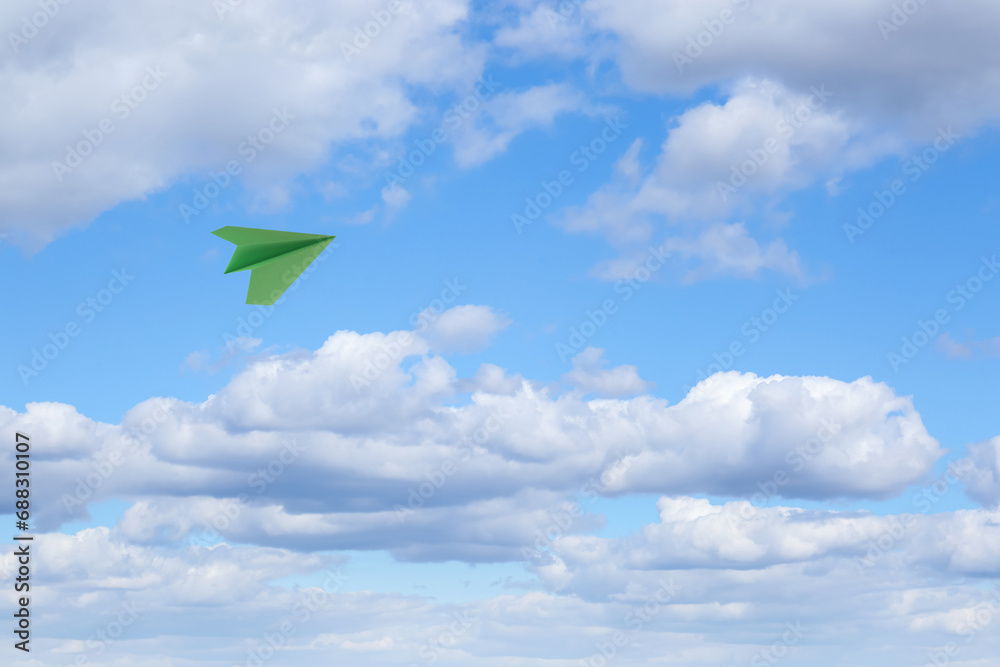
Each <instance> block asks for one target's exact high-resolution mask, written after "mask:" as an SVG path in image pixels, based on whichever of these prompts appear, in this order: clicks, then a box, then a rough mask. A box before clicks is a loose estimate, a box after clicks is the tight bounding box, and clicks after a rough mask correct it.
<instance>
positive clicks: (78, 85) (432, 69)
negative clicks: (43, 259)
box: [0, 0, 485, 249]
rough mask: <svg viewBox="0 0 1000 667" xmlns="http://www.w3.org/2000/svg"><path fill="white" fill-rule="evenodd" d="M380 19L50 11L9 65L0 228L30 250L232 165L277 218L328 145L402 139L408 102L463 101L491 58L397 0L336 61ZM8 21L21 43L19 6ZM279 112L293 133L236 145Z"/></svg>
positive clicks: (275, 7)
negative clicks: (368, 36) (106, 124)
mask: <svg viewBox="0 0 1000 667" xmlns="http://www.w3.org/2000/svg"><path fill="white" fill-rule="evenodd" d="M383 5H384V3H382V2H374V1H371V2H362V1H354V2H347V3H337V4H335V5H330V4H322V3H319V4H317V3H315V2H308V1H305V0H296V1H295V2H292V3H287V2H277V0H264V1H263V2H255V3H253V4H252V5H249V4H244V5H242V6H240V7H238V8H236V9H235V10H234V11H232V12H231V13H229V14H227V15H226V16H225V18H224V20H220V18H219V16H217V15H216V11H215V10H214V9H213V4H212V3H200V4H190V3H181V4H179V5H178V4H176V3H173V4H168V3H164V2H153V3H143V4H141V5H139V4H134V3H121V2H112V3H104V4H102V5H101V6H100V7H97V8H90V9H87V8H86V7H83V6H77V5H76V4H73V3H71V4H68V5H62V6H60V11H59V14H58V15H57V16H56V17H55V18H53V19H52V21H51V23H50V25H49V26H47V27H46V28H44V29H43V30H40V31H39V34H38V36H37V37H35V38H34V39H33V40H31V41H30V42H29V43H28V44H27V45H24V46H22V48H21V49H20V50H19V51H18V53H16V54H15V53H12V52H11V51H10V50H7V51H5V55H4V56H3V59H4V62H5V64H6V66H5V67H4V68H2V70H0V71H2V74H0V85H2V87H3V89H4V90H5V91H7V93H8V94H7V95H5V97H4V100H5V101H4V103H3V110H4V112H5V116H6V117H8V118H10V119H12V120H11V122H8V123H5V124H4V126H3V128H2V129H0V143H3V144H4V145H5V146H6V147H7V149H5V151H4V154H3V157H2V158H0V193H2V194H0V209H2V210H3V211H4V213H3V216H2V217H0V228H2V229H3V230H4V231H7V232H10V234H11V238H12V240H16V241H17V242H18V243H21V244H23V245H25V246H28V247H31V248H36V249H37V248H39V247H41V246H42V245H44V244H45V243H47V242H48V241H50V240H51V239H52V238H54V237H55V236H57V235H59V234H60V233H61V232H62V231H64V230H66V229H67V228H69V227H72V226H80V225H84V224H86V223H87V222H88V221H90V220H91V219H92V218H94V217H95V216H96V215H98V214H99V213H101V212H102V211H106V210H109V209H111V208H113V207H114V206H115V205H117V204H118V203H120V202H122V201H127V200H134V199H140V198H143V197H145V196H147V195H149V194H152V193H154V192H156V191H159V190H162V189H163V188H165V187H168V186H170V185H172V184H174V183H176V182H177V181H178V180H180V179H183V178H187V177H190V179H191V184H192V187H195V186H198V187H200V186H202V185H204V183H205V182H209V181H208V173H207V172H208V171H212V172H220V171H222V170H224V169H225V166H226V163H227V161H230V160H234V161H236V162H238V163H239V165H240V167H241V169H242V171H241V173H240V175H239V178H240V179H241V180H242V182H243V184H244V185H245V186H246V187H247V188H248V189H249V191H250V192H251V195H252V198H253V200H252V202H251V204H253V205H255V206H257V207H265V208H266V207H269V206H275V205H281V204H282V203H283V202H284V201H285V200H286V199H287V196H288V194H287V186H288V184H289V183H290V182H291V180H292V179H294V178H295V177H296V176H297V175H299V174H300V173H303V172H307V171H310V170H313V169H315V168H317V167H318V166H320V165H321V164H322V163H323V162H324V160H326V159H327V156H328V151H329V147H330V145H331V144H333V143H335V142H347V141H353V140H358V139H391V138H394V137H398V136H400V135H401V133H403V132H404V131H405V130H406V129H407V128H408V127H409V126H410V125H411V124H413V123H414V122H415V121H416V120H417V119H418V113H419V112H418V109H417V108H416V106H415V105H414V104H413V103H412V102H411V101H410V99H409V98H408V89H409V88H411V87H431V88H434V89H442V88H444V89H453V90H465V89H467V88H468V87H469V86H470V85H471V84H472V82H473V81H474V80H475V79H476V78H477V77H478V76H479V75H480V74H481V72H482V68H483V62H484V58H485V54H484V51H483V49H482V46H481V45H476V44H475V43H468V44H467V43H464V42H463V38H462V37H461V36H460V34H459V24H460V23H461V22H462V21H464V20H465V19H466V18H467V13H468V8H467V4H466V2H464V0H434V1H433V2H422V3H413V2H409V1H405V2H402V6H403V9H404V11H402V12H401V13H399V14H398V15H395V16H393V18H392V20H391V22H390V23H389V24H388V25H387V26H386V27H385V28H383V29H382V31H381V32H380V34H379V35H378V36H377V37H376V38H374V39H372V40H371V43H370V44H368V45H367V46H366V47H365V48H364V49H363V50H362V51H361V52H360V53H358V54H354V55H352V56H351V57H350V59H348V57H345V55H344V53H342V49H341V46H340V45H341V43H342V42H343V43H351V41H352V40H353V39H354V33H353V29H354V28H355V27H359V26H364V24H365V23H366V22H368V21H371V20H372V16H371V12H372V11H379V10H384V7H383ZM33 9H35V10H37V7H34V8H33ZM25 11H27V10H25ZM8 16H9V22H10V27H11V29H15V25H16V26H17V28H16V29H18V30H19V29H20V28H19V25H20V24H19V19H20V15H19V14H16V13H15V11H14V8H13V7H12V8H11V11H10V12H9V13H8ZM4 33H5V34H6V33H7V30H5V31H4ZM147 67H151V68H154V69H155V68H160V70H162V72H164V73H165V78H162V80H161V81H160V82H159V83H158V84H156V86H155V88H148V89H147V90H146V91H145V92H143V91H140V92H139V93H138V94H137V95H138V96H144V99H143V100H142V101H141V102H139V103H137V104H135V109H134V110H130V109H128V108H127V107H123V106H121V105H120V104H119V105H114V106H113V102H114V100H116V99H117V98H120V96H121V95H123V94H128V93H129V92H130V91H132V90H133V88H134V87H135V86H137V85H141V83H142V81H143V78H144V77H145V79H146V83H147V84H150V85H152V84H153V83H154V80H153V79H152V78H151V77H150V76H149V75H148V74H147V70H146V68H147ZM344 100H351V103H350V104H345V103H344ZM276 108H277V109H279V110H282V109H285V110H287V112H282V114H283V115H287V116H289V119H288V122H287V126H285V127H283V128H282V129H281V131H280V132H278V133H273V136H274V138H273V140H271V141H270V143H267V144H266V145H265V146H264V147H263V148H262V149H261V150H257V149H252V150H251V147H250V146H249V145H246V144H244V143H243V142H246V141H247V137H248V135H250V134H257V133H258V132H264V133H265V134H266V133H268V132H271V130H270V129H268V126H269V124H270V123H271V119H272V117H273V114H274V111H273V110H274V109H276ZM121 109H124V111H122V110H121ZM125 111H128V116H127V117H124V113H125ZM103 118H108V119H109V120H110V122H112V123H113V124H114V131H113V132H112V133H110V134H107V135H106V136H104V137H103V138H101V139H100V142H99V145H98V146H96V148H95V149H94V150H93V151H92V154H90V155H89V156H87V157H86V158H84V160H83V162H82V164H80V166H79V167H77V168H76V169H75V170H73V171H72V173H68V174H64V175H63V178H62V181H60V180H58V179H57V177H56V176H55V175H54V173H53V167H52V163H53V161H57V160H58V161H63V160H65V156H66V152H67V149H66V147H67V146H68V145H73V146H75V145H76V144H77V143H79V142H81V141H84V140H85V134H84V133H86V132H89V133H91V135H92V136H94V137H95V141H94V143H98V142H97V140H96V138H97V137H98V135H97V134H95V132H96V131H97V130H96V128H98V127H99V124H100V122H101V120H102V119H103ZM281 124H282V122H278V123H276V124H275V125H274V127H278V126H280V125H281ZM266 138H267V137H265V139H266ZM241 146H242V149H241ZM241 150H242V152H241ZM251 152H252V153H253V155H254V159H253V161H250V159H249V156H250V154H251ZM193 196H194V195H193V191H192V195H191V197H193ZM188 199H190V197H189V198H188ZM188 203H189V204H190V201H188ZM179 219H180V218H179Z"/></svg>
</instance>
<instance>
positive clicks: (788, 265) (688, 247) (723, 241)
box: [661, 223, 804, 283]
mask: <svg viewBox="0 0 1000 667" xmlns="http://www.w3.org/2000/svg"><path fill="white" fill-rule="evenodd" d="M661 247H662V248H663V249H664V250H665V251H666V252H667V253H677V254H679V255H680V256H681V257H683V258H684V259H695V260H697V261H698V262H699V265H698V266H697V268H694V269H692V270H691V271H688V272H687V273H686V274H685V275H684V278H683V282H685V283H693V282H695V281H698V280H703V279H705V278H710V277H714V276H734V277H737V278H757V277H758V276H759V275H760V272H761V270H762V269H769V270H772V271H778V272H781V273H784V274H786V275H790V276H795V277H796V278H799V279H802V278H803V277H804V276H803V273H802V267H801V265H800V263H799V256H798V253H796V252H794V251H790V250H789V249H788V246H786V245H785V242H784V241H782V240H780V239H778V240H776V241H771V242H770V243H769V244H767V246H766V247H764V248H761V247H760V245H759V244H758V243H757V241H755V240H754V239H752V238H750V235H749V234H748V233H747V230H746V227H745V226H744V225H743V224H742V223H739V224H735V225H723V224H717V225H712V226H711V227H709V228H708V229H706V230H705V231H703V232H702V233H701V234H700V235H699V236H698V238H696V239H692V240H687V239H679V238H677V239H667V240H666V241H665V242H664V243H663V245H662V246H661Z"/></svg>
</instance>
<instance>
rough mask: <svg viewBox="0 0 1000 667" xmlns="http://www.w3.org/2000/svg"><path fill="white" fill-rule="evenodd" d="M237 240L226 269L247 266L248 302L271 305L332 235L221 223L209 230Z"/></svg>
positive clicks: (234, 269)
mask: <svg viewBox="0 0 1000 667" xmlns="http://www.w3.org/2000/svg"><path fill="white" fill-rule="evenodd" d="M212 233H213V234H215V235H216V236H218V237H220V238H223V239H225V240H227V241H229V242H230V243H235V244H236V250H235V251H234V252H233V258H232V259H231V260H229V266H227V267H226V271H225V272H226V273H233V272H234V271H246V270H247V269H250V289H249V290H247V303H249V304H254V305H261V306H270V305H273V304H274V302H275V301H277V300H278V298H279V297H280V296H281V295H282V294H284V293H285V290H287V289H288V288H289V287H291V285H292V283H294V282H295V279H296V278H298V277H299V276H300V275H302V272H303V271H305V270H306V269H307V268H308V267H309V265H310V264H312V263H313V260H315V259H316V258H317V257H319V254H320V253H321V252H323V250H324V249H325V248H326V246H328V245H330V241H332V240H333V239H334V238H335V237H333V236H322V235H320V234H298V233H296V232H276V231H273V230H270V229H252V228H250V227H223V228H222V229H216V230H215V231H214V232H212Z"/></svg>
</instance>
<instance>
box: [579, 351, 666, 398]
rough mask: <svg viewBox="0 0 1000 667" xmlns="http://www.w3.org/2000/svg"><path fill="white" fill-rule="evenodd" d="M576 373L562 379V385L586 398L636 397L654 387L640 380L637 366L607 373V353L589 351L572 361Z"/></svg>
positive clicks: (617, 367)
mask: <svg viewBox="0 0 1000 667" xmlns="http://www.w3.org/2000/svg"><path fill="white" fill-rule="evenodd" d="M572 363H573V370H571V371H570V372H569V373H566V374H565V375H563V381H564V382H567V383H568V384H571V385H573V387H575V388H576V389H578V390H580V391H582V392H583V393H585V394H590V393H594V394H598V395H600V396H614V397H618V396H633V395H635V394H641V393H642V392H644V391H646V390H648V389H651V388H653V387H654V386H655V384H654V383H652V382H646V381H645V380H643V379H642V378H640V377H639V373H638V371H637V370H636V367H635V366H616V367H615V368H611V369H606V368H603V366H604V365H605V364H606V361H605V359H604V350H602V349H600V348H596V347H588V348H587V349H585V350H584V351H583V352H581V353H580V354H578V355H576V356H575V357H573V360H572Z"/></svg>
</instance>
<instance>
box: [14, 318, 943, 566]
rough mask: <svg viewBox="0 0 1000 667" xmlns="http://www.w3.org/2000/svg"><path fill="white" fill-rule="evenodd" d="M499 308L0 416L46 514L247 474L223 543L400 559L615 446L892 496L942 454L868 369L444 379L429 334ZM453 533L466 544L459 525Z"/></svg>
mask: <svg viewBox="0 0 1000 667" xmlns="http://www.w3.org/2000/svg"><path fill="white" fill-rule="evenodd" d="M498 317H499V316H497V315H496V314H495V313H494V312H493V311H491V310H489V309H483V308H482V307H467V306H462V307H457V308H454V309H452V310H449V311H446V312H445V313H443V314H442V315H441V316H440V317H439V318H438V319H437V320H436V321H435V322H434V324H433V325H432V328H433V331H430V330H429V331H426V332H424V333H417V332H405V331H396V332H390V333H387V334H382V333H372V334H366V335H361V334H357V333H354V332H350V331H341V332H337V333H336V334H334V335H333V336H331V337H330V338H329V339H328V340H327V341H326V342H325V343H324V344H323V345H322V346H321V347H320V348H319V349H318V350H315V351H294V352H288V353H285V354H271V355H262V356H259V357H257V358H254V359H251V360H250V361H249V363H248V364H247V366H246V368H245V369H243V370H242V371H240V372H239V373H237V374H236V375H235V377H233V378H232V380H231V381H230V382H229V383H228V384H227V385H226V386H225V387H223V388H221V389H220V390H219V391H218V392H216V393H214V394H213V395H211V396H210V397H208V398H207V399H206V400H205V401H204V402H202V403H197V404H191V403H186V402H183V401H179V400H177V399H172V398H153V399H149V400H146V401H144V402H142V403H140V404H138V405H136V406H135V407H134V408H132V409H131V410H129V411H128V412H127V413H126V414H125V416H124V418H123V421H122V423H121V424H120V425H110V424H101V423H97V422H94V421H92V420H90V419H87V418H86V417H84V416H82V415H80V414H79V413H77V412H76V411H75V410H74V409H73V408H72V407H70V406H66V405H61V404H56V403H45V404H41V403H32V404H29V405H28V406H27V409H26V412H25V413H23V414H19V413H15V412H14V411H11V410H4V411H3V412H2V413H0V425H3V426H4V428H7V429H8V430H12V429H19V430H21V431H24V432H28V433H31V434H33V436H34V437H38V438H39V440H40V441H44V442H46V443H48V444H47V447H48V448H49V451H51V452H63V453H64V455H71V457H72V458H63V459H60V460H59V461H54V462H52V463H48V464H46V463H44V462H43V463H41V464H40V465H42V466H44V467H46V468H47V469H46V470H44V473H45V474H44V475H42V474H40V475H39V481H38V483H37V484H38V487H39V488H38V497H39V499H40V500H39V501H38V507H37V508H36V511H35V513H34V516H35V517H36V519H37V521H38V522H39V525H41V526H43V527H52V526H55V525H59V524H61V523H63V522H65V521H68V520H75V519H80V518H86V507H87V506H88V505H89V504H91V503H93V502H97V501H99V500H104V499H109V498H132V499H134V500H139V501H143V502H142V503H140V504H139V505H137V506H136V507H135V508H133V510H130V512H131V513H132V514H130V515H129V516H133V515H135V514H136V513H140V514H141V517H142V518H141V521H138V523H136V524H135V525H136V526H138V528H136V529H134V530H131V534H132V535H133V537H135V538H136V539H140V538H141V539H143V540H158V539H165V538H163V537H162V536H163V535H171V536H178V535H183V534H185V532H186V531H189V530H191V527H192V526H193V525H196V523H197V522H195V521H194V520H193V518H191V519H184V517H185V516H186V517H197V516H202V517H204V516H206V515H207V514H208V513H211V512H213V511H215V509H213V508H214V507H216V505H213V504H212V503H216V504H217V503H218V502H221V501H220V499H226V498H235V497H237V496H238V495H239V494H240V493H247V494H248V495H250V498H251V499H252V501H253V502H251V503H250V505H249V506H248V507H247V508H246V510H245V511H244V512H243V513H242V514H241V515H240V518H239V521H237V522H235V524H236V525H235V526H234V530H235V531H237V533H236V534H238V535H239V537H240V541H241V542H244V543H261V541H263V543H266V544H273V545H277V544H282V545H286V546H290V545H294V544H298V545H300V546H302V547H306V545H308V548H320V547H321V546H322V545H331V544H337V545H338V546H339V547H341V548H352V547H361V546H362V545H369V546H370V547H372V548H385V549H393V550H396V551H397V552H399V553H406V554H409V556H408V557H411V558H414V559H418V560H419V559H421V558H424V557H428V555H429V554H433V555H434V558H442V559H448V558H470V559H472V560H478V559H480V558H483V557H484V554H489V557H490V558H495V559H498V560H504V559H508V558H510V557H511V555H512V554H514V553H516V552H517V550H518V548H519V547H520V545H521V544H523V543H524V542H525V540H528V539H529V538H530V536H531V530H532V529H533V527H535V526H538V525H539V523H540V522H542V523H544V522H547V521H548V519H547V518H546V517H545V514H544V512H543V511H541V508H544V507H550V506H552V505H554V504H556V503H557V502H559V500H560V498H565V497H566V494H568V493H573V492H574V491H575V490H576V489H579V487H580V486H581V485H582V484H584V483H585V482H587V481H588V480H592V479H595V478H600V477H601V475H602V474H604V473H606V472H607V471H608V470H609V469H611V468H612V467H614V462H615V461H617V460H619V459H621V458H622V457H625V459H624V460H625V461H626V462H627V463H628V465H627V469H625V470H624V471H623V472H622V473H621V474H620V475H617V476H616V477H615V479H614V481H613V483H609V484H608V485H606V487H605V488H604V489H603V490H602V494H603V495H608V496H619V495H623V494H629V493H660V494H691V493H707V494H720V495H743V494H748V495H749V494H752V493H755V492H756V491H757V490H758V484H760V483H763V482H764V481H766V480H769V479H772V477H773V476H774V474H775V473H776V472H777V471H783V472H785V473H787V475H788V478H789V479H788V482H787V484H785V485H783V486H782V487H781V488H780V489H778V490H777V491H776V495H777V496H781V497H786V498H811V499H824V498H833V497H841V496H845V497H853V498H888V497H892V496H894V495H898V494H899V493H901V492H902V491H903V490H904V489H905V488H906V487H907V486H908V485H910V484H914V483H916V482H919V481H920V480H922V479H923V478H924V477H925V476H926V475H927V474H928V472H929V470H930V468H931V466H933V465H934V463H935V461H937V460H938V459H939V458H940V457H941V456H942V455H943V454H944V450H943V449H942V448H941V447H940V445H939V444H938V442H937V441H936V440H935V439H934V438H933V437H931V436H930V434H928V433H927V431H926V429H925V428H924V426H923V424H922V422H921V420H920V416H919V414H918V413H917V412H916V410H915V409H914V408H913V405H912V402H911V401H910V399H908V398H903V397H899V396H896V395H895V394H894V393H893V391H892V390H891V389H890V388H889V387H888V386H886V385H885V384H882V383H876V382H874V381H872V380H871V379H870V378H862V379H859V380H856V381H854V382H851V383H845V382H840V381H837V380H832V379H829V378H819V377H801V378H797V377H782V376H773V377H770V378H761V377H757V376H755V375H753V374H739V373H735V372H730V373H723V374H718V375H715V376H712V377H710V378H708V379H707V380H705V381H703V382H701V383H699V384H698V385H697V386H696V387H695V388H694V389H693V390H691V392H690V393H689V394H688V396H687V397H685V399H684V400H683V401H681V402H680V403H679V404H677V405H673V406H671V405H668V404H667V403H666V402H665V401H663V400H661V399H657V398H655V397H653V396H650V395H646V394H644V395H641V396H638V397H635V398H632V399H629V400H622V399H607V398H601V399H594V400H589V401H588V400H584V399H583V397H582V396H581V395H580V393H579V392H570V393H566V394H557V393H556V390H555V389H554V388H552V387H547V386H545V385H544V384H542V383H539V382H535V381H531V380H526V379H524V378H522V377H520V376H517V375H507V374H506V373H505V372H504V371H503V370H502V369H499V368H498V367H496V366H493V365H485V366H484V367H482V368H481V369H480V371H479V372H477V373H476V375H475V376H474V377H473V378H471V379H459V378H458V377H457V373H456V371H455V369H454V368H452V367H451V366H450V365H449V364H448V363H447V362H446V361H445V360H444V359H443V358H441V357H439V356H435V355H433V354H430V352H431V350H432V349H433V347H432V345H436V344H438V343H442V342H447V343H448V344H449V345H451V346H461V345H472V344H477V345H481V344H482V343H483V342H484V341H485V340H486V339H487V338H488V337H489V336H490V335H492V334H494V333H495V332H496V331H498V330H499V329H500V327H501V324H502V321H500V320H498ZM425 336H427V337H428V338H425ZM428 340H435V341H437V343H429V342H428ZM594 355H595V352H589V353H587V355H585V356H584V357H583V358H582V359H578V363H577V367H576V368H575V374H574V373H573V372H571V374H570V375H571V377H572V378H573V379H574V380H576V381H578V382H580V383H583V387H582V388H590V389H596V390H598V391H601V392H604V393H618V392H625V391H628V392H634V391H637V390H640V388H641V387H642V380H641V379H639V378H638V375H637V372H636V371H635V370H634V369H630V368H628V367H624V369H622V367H619V368H618V369H613V370H611V371H603V370H601V369H600V367H599V365H597V364H598V361H599V360H597V359H596V358H595V357H594ZM588 385H589V386H588ZM460 392H471V398H470V399H468V400H467V401H460V400H459V396H460ZM289 442H291V443H293V446H294V448H296V449H297V450H300V453H299V454H297V455H295V456H293V457H292V459H293V461H285V462H284V463H282V465H280V466H279V465H278V464H275V466H277V467H278V468H280V469H281V470H282V471H283V472H282V473H281V475H280V476H278V477H277V479H275V480H274V481H273V483H270V484H268V485H267V486H266V489H264V490H266V494H264V493H263V491H264V490H262V491H261V493H260V494H258V490H257V489H258V487H257V486H255V485H254V482H253V480H252V479H251V478H252V476H253V475H254V474H255V473H256V472H257V471H259V469H260V468H261V466H262V465H265V466H266V465H268V464H269V463H271V462H273V461H275V460H276V459H277V460H281V459H282V458H288V457H289V454H288V453H287V452H286V453H283V452H285V450H286V449H287V448H288V447H289V444H288V443H289ZM449 461H451V462H452V464H448V462H449ZM447 465H455V466H456V467H457V472H456V471H453V472H455V474H454V476H450V478H449V481H448V483H446V484H444V485H443V486H442V487H441V488H440V489H438V490H436V491H435V492H434V493H433V494H432V496H431V497H430V498H427V499H425V501H424V502H421V503H420V507H418V508H416V509H417V510H419V511H417V512H416V513H415V515H414V516H412V517H410V518H409V519H408V520H407V521H406V526H405V527H403V528H397V529H396V530H392V531H390V530H388V527H389V526H391V525H397V524H396V523H394V522H397V520H398V514H397V512H396V509H397V506H398V505H399V504H404V505H405V504H406V503H407V502H408V499H409V498H410V497H411V492H413V490H414V489H415V488H417V487H419V486H420V485H421V484H422V483H424V482H426V481H427V479H426V477H425V473H426V474H431V473H433V472H434V471H441V470H442V468H443V467H446V466H447ZM126 471H127V472H126ZM258 482H259V480H258ZM42 498H46V499H48V500H47V501H42V500H41V499H42ZM186 499H187V500H186ZM205 499H215V500H211V502H209V500H205ZM160 516H162V517H163V518H162V520H161V519H158V518H157V517H160ZM170 517H173V518H170ZM178 522H179V523H178ZM130 525H131V524H130ZM490 525H493V526H494V527H493V528H492V529H490V530H489V531H487V532H483V530H484V528H482V527H485V526H490ZM158 526H159V527H158ZM416 526H420V530H414V528H413V527H416ZM475 526H480V528H476V527H475ZM161 528H162V532H161ZM143 531H145V532H143ZM469 531H472V532H471V533H470V532H469ZM470 534H475V535H481V536H482V537H481V539H483V540H484V542H483V543H480V544H477V545H472V544H469V538H468V536H469V535H470ZM487 536H490V537H487Z"/></svg>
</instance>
